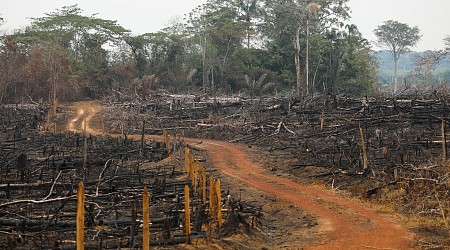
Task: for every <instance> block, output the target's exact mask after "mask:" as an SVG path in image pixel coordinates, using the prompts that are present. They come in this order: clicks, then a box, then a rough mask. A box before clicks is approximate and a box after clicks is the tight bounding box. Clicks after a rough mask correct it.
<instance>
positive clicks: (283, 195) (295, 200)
mask: <svg viewBox="0 0 450 250" xmlns="http://www.w3.org/2000/svg"><path fill="white" fill-rule="evenodd" d="M100 108H101V107H99V106H96V105H94V104H92V103H82V104H80V105H78V106H77V109H78V112H77V113H78V116H77V117H76V118H74V119H72V120H71V121H70V123H69V125H68V127H69V129H70V130H80V129H82V128H83V126H84V124H83V123H82V121H81V119H83V120H84V118H86V119H85V120H86V123H87V124H86V131H87V132H88V133H92V134H99V133H100V132H97V131H99V130H96V129H94V128H93V127H91V126H89V120H90V119H91V118H92V117H93V116H94V115H95V113H96V112H98V111H99V110H100ZM148 138H150V137H148ZM152 138H156V137H152ZM185 142H187V143H189V144H191V145H192V146H195V147H197V148H201V149H204V150H206V151H207V152H208V154H209V156H210V160H211V163H212V164H213V165H214V166H215V167H216V168H217V169H219V170H220V171H221V172H222V173H223V174H226V175H229V176H230V177H233V178H235V179H237V180H240V182H241V183H242V184H243V185H249V186H253V187H255V188H257V189H260V190H262V191H263V192H265V193H267V194H269V195H272V196H274V197H277V198H278V199H281V200H284V201H286V202H289V203H292V204H294V205H296V206H298V207H299V208H301V209H303V210H305V211H306V212H308V213H311V214H314V215H316V216H317V217H318V218H319V225H318V229H319V232H320V235H321V240H320V244H317V245H312V246H308V247H307V249H412V248H413V246H412V241H413V235H412V233H410V232H408V230H407V229H405V228H404V227H402V226H401V225H399V224H397V223H395V222H394V221H393V220H392V219H390V218H388V217H387V216H385V215H383V214H379V213H377V212H376V211H375V210H373V209H371V208H368V207H366V206H365V205H363V204H362V203H359V202H358V201H355V200H354V199H349V198H345V197H342V196H340V195H338V194H336V193H334V192H333V191H330V190H324V189H319V188H315V187H310V186H305V185H301V184H298V183H296V182H294V181H291V180H289V179H286V178H282V177H278V176H274V175H273V174H272V173H269V172H268V171H266V170H264V168H262V167H260V166H258V165H257V164H255V163H253V162H252V161H251V160H250V155H249V153H248V151H247V150H246V148H245V147H244V146H241V145H236V144H231V143H227V142H221V141H211V140H199V139H190V138H185Z"/></svg>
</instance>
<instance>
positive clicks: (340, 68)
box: [0, 0, 376, 103]
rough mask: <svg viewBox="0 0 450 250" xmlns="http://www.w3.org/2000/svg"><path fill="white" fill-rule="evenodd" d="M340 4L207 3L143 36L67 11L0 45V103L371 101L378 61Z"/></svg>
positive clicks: (323, 0) (320, 0)
mask: <svg viewBox="0 0 450 250" xmlns="http://www.w3.org/2000/svg"><path fill="white" fill-rule="evenodd" d="M346 2H347V0H317V1H316V2H315V3H313V4H311V3H309V4H307V2H306V1H299V0H277V1H273V0H226V1H223V0H220V1H219V0H208V1H207V3H206V4H204V5H201V6H198V7H197V8H195V9H194V10H192V11H191V12H190V13H189V14H188V15H186V18H185V20H183V21H182V22H181V21H180V22H174V23H173V24H172V25H170V26H169V27H167V28H165V29H163V30H161V31H159V32H156V33H147V34H142V35H132V34H131V32H130V31H129V30H127V29H125V28H124V27H122V26H120V25H119V24H118V23H117V22H116V21H111V20H104V19H101V18H98V17H97V16H96V15H93V16H84V15H82V10H81V9H80V8H79V7H78V6H77V5H73V6H67V7H63V8H62V9H59V10H56V11H55V12H52V13H48V14H46V15H45V16H44V17H40V18H33V19H31V24H30V25H29V26H28V27H26V28H25V29H23V30H20V31H16V32H15V33H14V34H10V35H7V36H3V37H2V38H1V47H0V102H1V103H14V102H19V101H21V100H22V99H24V98H26V99H32V100H34V101H37V100H40V99H42V100H52V99H53V98H58V99H60V100H67V101H70V100H80V99H85V98H101V97H103V96H105V95H110V94H111V93H120V94H127V95H135V96H138V97H141V98H145V97H146V96H147V95H148V94H149V93H150V92H151V91H153V90H156V89H165V90H167V91H170V92H172V93H186V92H189V93H208V94H210V95H217V94H236V93H241V94H247V95H252V96H255V95H261V94H273V93H285V94H292V95H302V96H303V95H309V94H312V93H315V92H321V93H331V94H335V93H346V94H356V95H360V94H368V93H370V92H372V91H373V90H374V84H375V81H376V59H375V57H374V56H373V53H371V50H370V47H369V44H368V42H367V41H366V40H365V39H364V38H363V37H362V36H361V33H360V32H359V31H358V29H357V27H356V26H355V25H351V24H350V25H349V24H346V21H347V20H348V18H349V8H348V7H347V5H346ZM0 28H1V27H0ZM297 91H298V93H297Z"/></svg>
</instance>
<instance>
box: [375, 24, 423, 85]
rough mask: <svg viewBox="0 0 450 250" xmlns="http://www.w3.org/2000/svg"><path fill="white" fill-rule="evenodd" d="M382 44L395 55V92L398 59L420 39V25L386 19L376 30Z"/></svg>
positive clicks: (379, 42) (378, 39)
mask: <svg viewBox="0 0 450 250" xmlns="http://www.w3.org/2000/svg"><path fill="white" fill-rule="evenodd" d="M374 33H375V35H376V36H377V42H378V44H379V45H380V46H382V47H384V48H386V49H388V50H390V51H391V53H392V56H393V57H394V65H395V66H394V92H395V91H397V61H398V59H399V58H400V56H401V55H402V54H404V53H406V52H408V51H409V49H410V48H411V47H414V46H415V45H416V44H417V43H418V42H419V40H420V38H421V35H420V30H419V28H418V27H410V26H409V25H408V24H405V23H400V22H398V21H394V20H388V21H385V22H384V23H383V24H382V25H380V26H378V27H377V28H376V29H375V30H374Z"/></svg>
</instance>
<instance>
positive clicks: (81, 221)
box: [77, 181, 84, 250]
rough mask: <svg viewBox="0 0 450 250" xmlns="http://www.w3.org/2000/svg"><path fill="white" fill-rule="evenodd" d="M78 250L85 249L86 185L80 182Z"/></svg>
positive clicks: (78, 195)
mask: <svg viewBox="0 0 450 250" xmlns="http://www.w3.org/2000/svg"><path fill="white" fill-rule="evenodd" d="M77 197H78V198H77V200H78V206H77V250H83V249H84V185H83V182H82V181H80V182H79V183H78V192H77Z"/></svg>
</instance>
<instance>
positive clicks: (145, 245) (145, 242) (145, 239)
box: [142, 187, 150, 250]
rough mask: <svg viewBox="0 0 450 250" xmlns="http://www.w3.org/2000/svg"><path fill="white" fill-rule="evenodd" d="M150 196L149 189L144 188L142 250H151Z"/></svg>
mask: <svg viewBox="0 0 450 250" xmlns="http://www.w3.org/2000/svg"><path fill="white" fill-rule="evenodd" d="M149 204H150V194H149V192H148V190H147V188H146V187H145V188H144V193H143V195H142V216H143V218H142V222H143V225H142V249H143V250H149V249H150V206H149Z"/></svg>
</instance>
